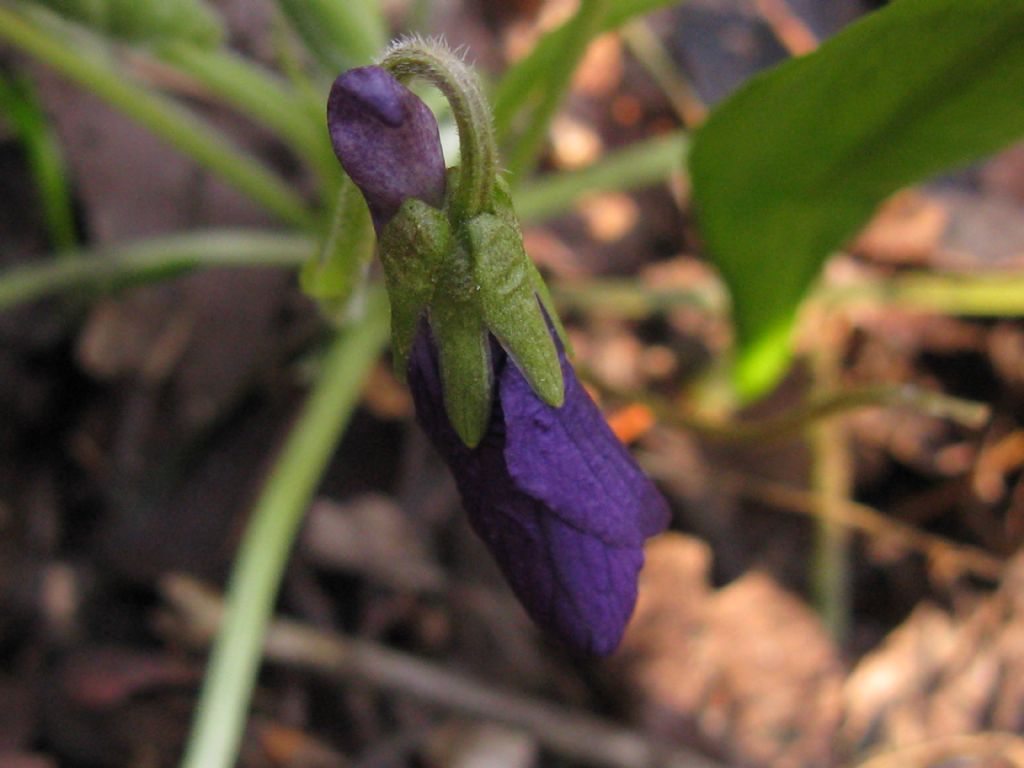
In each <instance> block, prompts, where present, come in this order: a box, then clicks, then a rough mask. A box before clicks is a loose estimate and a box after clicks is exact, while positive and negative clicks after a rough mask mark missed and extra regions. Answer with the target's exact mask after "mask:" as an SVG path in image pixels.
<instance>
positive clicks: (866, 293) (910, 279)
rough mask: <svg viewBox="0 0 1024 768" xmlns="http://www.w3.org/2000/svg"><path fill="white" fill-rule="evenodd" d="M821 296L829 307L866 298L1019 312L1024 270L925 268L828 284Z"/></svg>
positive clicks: (963, 311) (946, 310)
mask: <svg viewBox="0 0 1024 768" xmlns="http://www.w3.org/2000/svg"><path fill="white" fill-rule="evenodd" d="M817 298H818V300H820V301H821V303H822V305H824V306H828V307H831V306H851V305H858V304H868V305H876V306H877V305H887V306H895V307H901V308H904V309H916V310H921V311H925V312H941V313H943V314H947V315H964V316H974V317H1019V316H1021V315H1022V314H1024V274H1022V273H1021V272H1019V271H1017V272H994V271H993V272H988V273H984V274H978V273H952V272H950V273H928V272H921V273H917V274H906V275H900V276H897V277H892V278H887V279H871V280H870V281H868V280H865V281H863V282H858V283H855V284H852V285H839V286H826V287H825V288H824V289H822V290H821V291H819V292H818V294H817Z"/></svg>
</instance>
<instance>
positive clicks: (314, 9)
mask: <svg viewBox="0 0 1024 768" xmlns="http://www.w3.org/2000/svg"><path fill="white" fill-rule="evenodd" d="M277 4H278V6H279V7H280V8H281V11H282V12H283V13H284V15H285V16H286V17H287V18H288V21H289V22H290V23H291V25H292V26H293V27H294V28H295V31H296V32H297V33H298V35H299V37H301V38H302V41H303V42H304V43H305V44H306V46H307V47H308V48H309V50H310V51H311V52H312V53H313V55H314V56H316V58H317V60H318V61H319V62H320V63H321V64H322V65H323V67H324V68H325V69H326V70H327V71H328V72H329V73H330V74H331V75H332V76H333V75H336V74H338V73H339V72H342V71H344V70H346V69H350V68H351V67H358V66H362V65H364V64H369V63H370V62H371V61H372V60H373V59H374V57H376V56H377V55H379V54H380V53H381V51H382V50H383V49H384V46H385V45H386V44H387V41H388V29H387V24H386V22H385V19H384V15H383V13H382V12H381V9H380V3H379V2H378V1H377V0H278V1H277Z"/></svg>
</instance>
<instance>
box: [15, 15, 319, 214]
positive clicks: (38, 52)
mask: <svg viewBox="0 0 1024 768" xmlns="http://www.w3.org/2000/svg"><path fill="white" fill-rule="evenodd" d="M80 31H81V34H82V35H87V34H88V35H90V36H91V37H95V36H94V35H91V33H87V32H86V31H85V30H84V29H82V30H80ZM0 40H5V41H7V42H8V43H10V44H11V45H13V46H15V47H16V48H19V49H20V50H22V51H25V52H26V53H28V54H30V55H32V56H34V57H36V58H37V59H39V60H40V61H42V62H44V63H45V64H47V65H49V66H50V67H52V68H53V69H55V70H57V71H58V72H60V73H61V74H63V75H65V76H66V77H68V78H70V79H71V80H74V81H75V82H77V83H78V84H80V85H82V86H84V87H85V88H88V89H89V90H91V91H92V92H93V93H95V94H96V95H97V96H99V97H100V98H101V99H103V100H104V101H106V102H107V103H108V104H110V105H111V106H113V107H115V108H116V109H118V110H120V111H121V112H123V113H124V114H125V115H127V116H128V117H130V118H132V119H133V120H136V121H137V122H139V123H141V124H142V125H144V126H145V127H146V128H148V129H149V130H151V131H152V132H153V133H155V134H156V135H157V136H159V137H160V138H162V139H163V140H164V141H166V142H167V143H169V144H170V145H171V146H173V147H175V148H176V149H178V150H179V151H181V152H183V153H184V154H186V155H189V156H190V157H192V158H193V159H194V160H196V161H197V162H198V163H199V164H200V165H202V166H204V167H206V168H208V169H210V170H211V171H213V172H214V173H216V174H217V175H219V176H220V177H222V178H223V179H224V180H225V181H227V182H228V183H230V184H232V185H234V186H235V187H236V188H238V189H239V190H240V191H242V192H243V193H245V194H246V195H248V196H249V197H250V198H252V199H253V200H254V201H256V202H257V203H259V204H261V205H262V206H263V207H264V208H266V209H267V210H268V211H270V212H271V213H273V214H275V215H276V216H278V217H279V218H281V219H282V220H283V221H286V222H289V223H292V224H297V225H300V226H306V225H308V224H310V223H311V220H312V217H311V216H310V213H309V211H308V210H307V208H306V205H305V203H304V202H303V200H302V199H301V198H300V197H299V196H298V195H297V194H296V193H295V192H294V191H293V190H292V189H291V187H289V186H288V185H287V184H286V183H285V182H284V181H282V180H281V179H280V178H279V177H278V176H276V175H275V174H274V173H272V172H271V171H269V170H267V169H266V168H265V167H264V166H262V165H261V164H259V163H257V162H255V161H253V160H252V159H250V158H249V157H247V156H246V155H244V154H243V153H242V152H240V151H239V150H238V148H237V147H235V146H234V145H233V144H231V143H230V142H229V141H227V140H226V139H225V138H224V137H223V136H222V135H221V134H220V133H218V132H217V131H216V130H215V129H213V128H212V127H210V126H209V125H208V124H206V123H205V122H204V121H202V120H200V119H199V118H198V117H196V116H195V115H193V114H192V113H190V112H188V111H187V110H185V109H184V108H183V107H182V106H181V105H179V104H177V103H175V102H174V101H172V100H170V99H167V98H165V97H163V96H160V95H159V94H157V93H154V92H153V91H150V90H147V89H145V88H141V87H139V86H138V85H136V84H134V83H133V82H131V81H130V80H128V79H126V78H125V77H124V76H122V75H121V74H120V73H119V72H118V71H117V70H116V69H115V67H114V65H113V63H112V62H111V61H109V60H108V59H107V58H106V57H102V56H100V55H98V53H97V51H92V52H90V53H85V52H83V51H82V50H80V49H79V48H80V47H79V46H78V45H76V44H74V43H73V42H72V41H71V40H70V39H68V37H67V36H64V35H60V34H57V33H56V32H55V31H54V30H52V29H48V28H45V29H44V28H43V26H42V25H39V24H34V23H31V22H29V21H28V20H26V18H25V17H24V16H23V15H22V14H19V13H17V12H16V11H12V10H10V9H9V8H5V7H3V6H0ZM96 44H97V46H99V45H100V43H99V39H98V38H97V39H96Z"/></svg>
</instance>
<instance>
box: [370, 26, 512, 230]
mask: <svg viewBox="0 0 1024 768" xmlns="http://www.w3.org/2000/svg"><path fill="white" fill-rule="evenodd" d="M380 65H381V66H382V67H384V68H385V69H387V70H388V71H390V72H391V74H392V75H394V76H395V77H396V78H398V79H399V80H408V79H411V78H414V77H420V78H423V79H424V80H426V81H427V82H429V83H430V84H431V85H434V86H436V87H437V88H438V89H439V90H440V91H441V93H443V94H444V96H445V98H446V99H448V103H449V104H450V105H451V108H452V114H454V115H455V123H456V125H457V126H458V129H459V156H460V163H459V166H460V167H459V179H458V182H457V186H456V189H455V193H454V194H453V195H452V203H451V216H452V219H453V220H454V221H465V220H468V219H471V218H473V217H474V216H476V215H477V214H478V213H481V212H484V211H489V210H490V209H491V207H492V200H491V196H492V193H493V190H494V181H495V175H496V174H497V168H498V149H497V145H496V143H495V140H494V126H493V122H492V118H491V110H490V107H489V106H488V105H487V100H486V99H485V98H484V94H483V90H482V89H481V88H480V81H479V80H478V79H477V76H476V74H474V72H473V71H472V70H471V69H470V68H469V67H467V66H466V64H465V63H464V62H463V61H462V59H460V58H459V57H458V56H456V55H455V54H454V53H452V51H450V50H449V49H448V48H447V47H445V46H444V45H443V44H440V43H435V42H431V41H425V40H421V39H418V38H411V39H408V40H403V41H400V42H398V43H397V44H396V45H394V46H393V47H392V48H391V49H390V50H389V51H388V52H387V53H386V54H385V55H384V58H383V60H382V61H381V63H380Z"/></svg>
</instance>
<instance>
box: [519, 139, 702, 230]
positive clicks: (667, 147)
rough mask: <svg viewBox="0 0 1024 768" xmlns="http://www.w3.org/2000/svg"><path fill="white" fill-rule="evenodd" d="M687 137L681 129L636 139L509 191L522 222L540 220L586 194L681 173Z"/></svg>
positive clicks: (634, 186)
mask: <svg viewBox="0 0 1024 768" xmlns="http://www.w3.org/2000/svg"><path fill="white" fill-rule="evenodd" d="M689 146H690V139H689V136H687V134H686V133H685V132H683V131H677V132H674V133H670V134H668V135H666V136H656V137H654V138H652V139H645V140H644V141H638V142H636V143H635V144H630V145H629V146H628V147H626V148H625V149H620V150H617V151H615V152H612V153H610V154H608V155H605V156H604V157H603V158H602V159H600V160H598V161H597V162H596V163H594V164H593V165H590V166H587V167H586V168H581V169H579V170H576V171H565V172H562V173H552V174H548V175H546V176H541V177H540V178H537V179H533V180H530V181H527V182H524V183H523V184H522V186H520V187H517V188H516V190H515V191H514V193H513V199H514V201H515V205H516V212H517V213H518V214H519V217H520V218H521V219H522V220H523V221H543V220H544V219H549V218H551V217H553V216H557V215H558V214H560V213H564V212H565V211H568V210H570V209H571V208H572V207H573V206H574V205H575V204H576V203H578V202H579V201H580V200H582V199H584V198H585V197H586V196H587V195H593V194H597V193H600V192H623V191H627V190H631V189H638V188H641V187H645V186H648V185H651V184H656V183H658V182H661V181H664V180H665V179H667V178H668V177H669V176H671V175H672V174H673V173H683V172H684V169H685V162H686V152H687V150H688V149H689Z"/></svg>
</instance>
